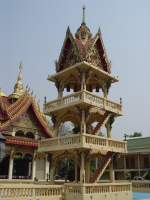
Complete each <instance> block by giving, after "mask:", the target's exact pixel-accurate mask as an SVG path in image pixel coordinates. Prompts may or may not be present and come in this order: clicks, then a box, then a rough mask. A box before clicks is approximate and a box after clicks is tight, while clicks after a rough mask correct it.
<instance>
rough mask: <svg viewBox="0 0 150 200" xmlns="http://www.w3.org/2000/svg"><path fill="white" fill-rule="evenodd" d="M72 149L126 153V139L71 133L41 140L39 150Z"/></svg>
mask: <svg viewBox="0 0 150 200" xmlns="http://www.w3.org/2000/svg"><path fill="white" fill-rule="evenodd" d="M71 149H90V150H94V151H96V152H99V151H104V152H107V151H112V152H116V153H126V152H127V146H126V142H125V141H120V140H114V139H111V138H105V137H100V136H95V135H90V134H77V135H74V134H71V135H69V136H61V137H55V138H50V139H44V140H41V141H39V148H38V151H39V152H54V151H64V150H71Z"/></svg>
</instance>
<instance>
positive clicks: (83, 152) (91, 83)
mask: <svg viewBox="0 0 150 200" xmlns="http://www.w3.org/2000/svg"><path fill="white" fill-rule="evenodd" d="M48 80H49V81H52V82H54V84H55V86H56V88H57V91H58V97H57V99H55V100H53V101H49V102H45V104H44V112H45V114H47V115H49V116H51V118H52V122H53V138H52V139H46V140H43V141H40V143H39V151H40V152H46V153H49V154H50V155H51V168H50V179H51V181H53V180H54V179H55V174H56V163H57V161H58V160H60V159H62V158H65V157H68V158H71V159H72V160H73V161H74V166H75V169H74V170H75V171H74V173H75V179H74V183H76V184H77V185H78V184H80V186H81V184H82V186H83V185H84V184H94V183H97V182H99V181H101V178H102V176H103V174H104V172H105V170H106V169H107V170H108V171H109V178H108V179H109V182H110V183H113V182H115V176H114V169H113V159H115V158H116V156H117V155H118V154H120V153H126V151H127V149H126V142H124V141H119V140H115V139H113V138H112V124H113V123H114V122H115V120H116V118H117V117H118V116H121V115H122V104H121V102H119V103H116V102H114V101H112V100H110V99H109V90H110V88H111V85H112V84H114V83H116V82H118V78H116V77H115V76H113V75H112V74H111V63H110V61H109V60H108V57H107V53H106V50H105V47H104V43H103V40H102V34H101V31H100V29H99V30H98V32H97V33H96V34H95V36H93V35H92V33H91V31H90V29H89V28H88V26H87V25H86V22H85V7H83V19H82V23H81V25H80V27H79V28H78V29H77V31H76V33H75V35H73V34H72V33H71V31H70V28H69V27H68V29H67V31H66V37H65V40H64V43H63V47H62V49H61V52H60V56H59V58H58V61H56V73H55V74H53V75H50V76H48ZM67 93H68V94H67ZM67 121H70V122H71V123H72V124H73V125H74V128H73V129H72V131H71V132H69V133H67V132H66V134H65V135H64V134H63V135H61V133H60V126H61V124H62V123H65V122H67ZM104 128H105V129H106V134H102V131H101V130H102V129H104ZM92 160H94V161H95V163H96V164H95V165H94V166H95V167H94V170H91V168H92V165H93V164H92ZM77 185H76V186H72V187H77ZM110 185H111V184H110ZM78 186H79V185H78ZM91 186H92V185H91ZM128 186H129V185H128ZM68 187H69V186H68ZM85 187H86V186H85ZM126 189H127V191H128V190H129V192H130V186H129V188H126ZM69 191H70V190H69V189H68V190H67V192H68V193H69ZM68 199H69V198H68ZM126 199H128V198H126ZM129 199H130V198H129Z"/></svg>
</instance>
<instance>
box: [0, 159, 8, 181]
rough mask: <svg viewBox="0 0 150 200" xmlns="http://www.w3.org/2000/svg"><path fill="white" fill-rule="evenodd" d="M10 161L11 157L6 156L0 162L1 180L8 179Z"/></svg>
mask: <svg viewBox="0 0 150 200" xmlns="http://www.w3.org/2000/svg"><path fill="white" fill-rule="evenodd" d="M9 160H10V156H9V155H6V156H5V157H4V158H3V160H2V161H1V162H0V179H7V178H8V170H9Z"/></svg>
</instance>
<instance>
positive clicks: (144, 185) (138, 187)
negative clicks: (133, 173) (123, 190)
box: [132, 181, 150, 192]
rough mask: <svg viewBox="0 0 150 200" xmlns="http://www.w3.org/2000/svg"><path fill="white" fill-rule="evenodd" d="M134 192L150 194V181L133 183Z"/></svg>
mask: <svg viewBox="0 0 150 200" xmlns="http://www.w3.org/2000/svg"><path fill="white" fill-rule="evenodd" d="M132 186H133V190H134V191H137V192H150V181H133V182H132Z"/></svg>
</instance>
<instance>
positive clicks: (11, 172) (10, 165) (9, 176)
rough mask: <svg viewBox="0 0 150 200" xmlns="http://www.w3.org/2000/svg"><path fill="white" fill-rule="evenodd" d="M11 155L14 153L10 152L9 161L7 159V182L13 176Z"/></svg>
mask: <svg viewBox="0 0 150 200" xmlns="http://www.w3.org/2000/svg"><path fill="white" fill-rule="evenodd" d="M13 153H14V150H11V152H10V159H9V171H8V179H9V180H11V179H12V175H13V165H14V158H13Z"/></svg>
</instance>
